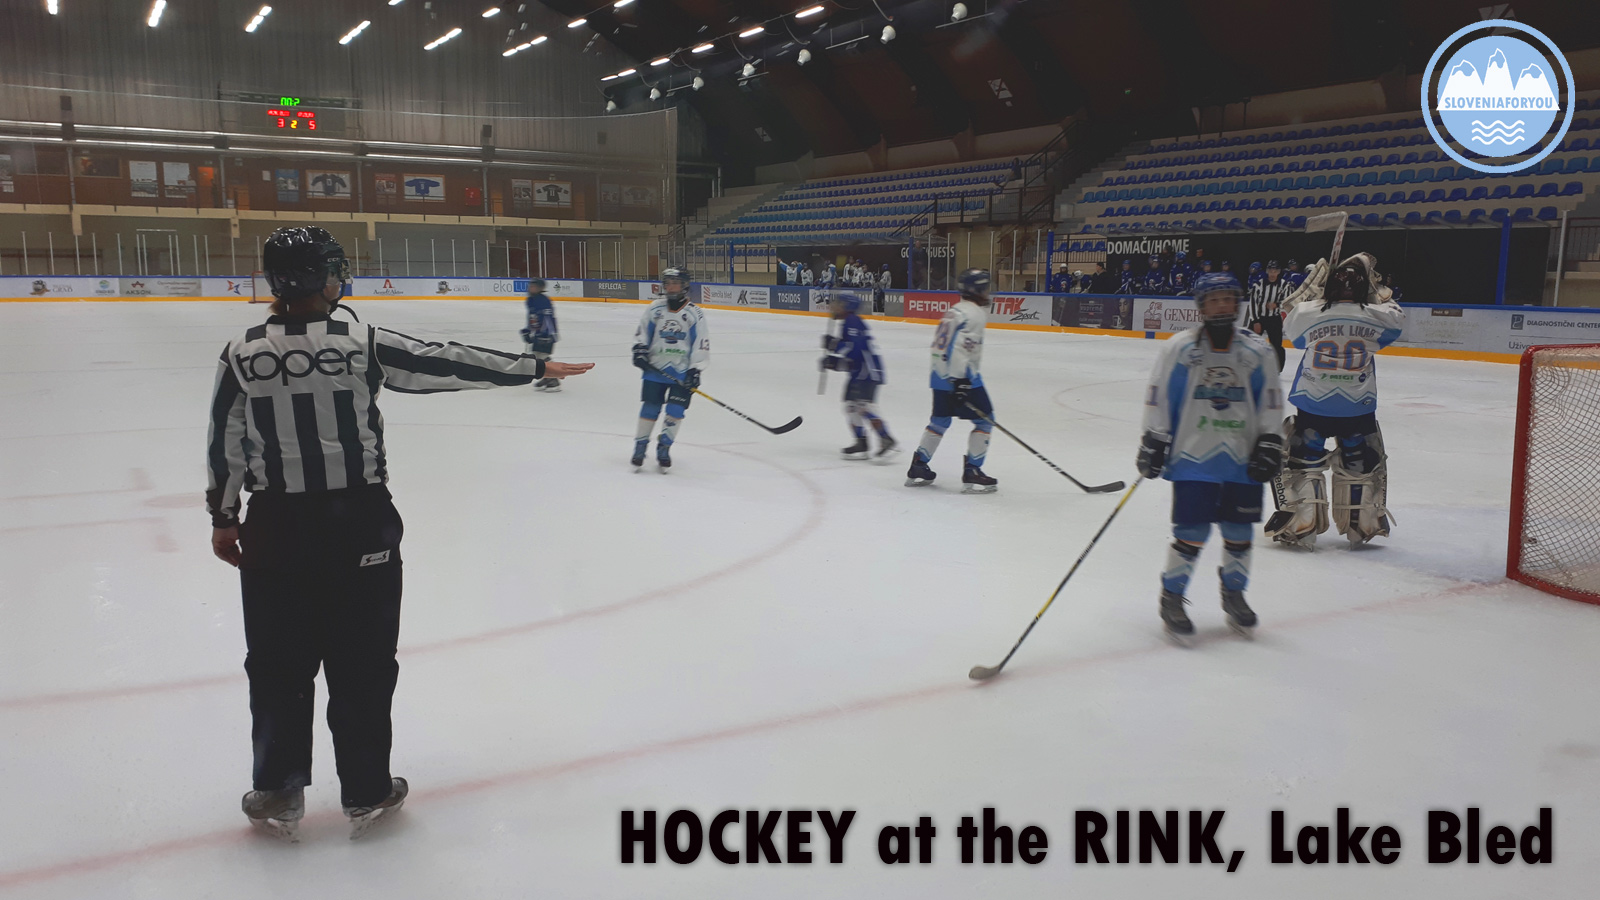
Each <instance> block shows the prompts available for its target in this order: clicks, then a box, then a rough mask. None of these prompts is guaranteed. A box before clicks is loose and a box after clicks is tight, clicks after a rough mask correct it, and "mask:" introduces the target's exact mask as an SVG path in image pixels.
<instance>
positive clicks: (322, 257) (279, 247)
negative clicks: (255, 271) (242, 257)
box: [261, 225, 350, 306]
mask: <svg viewBox="0 0 1600 900" xmlns="http://www.w3.org/2000/svg"><path fill="white" fill-rule="evenodd" d="M261 268H262V271H263V272H264V273H265V274H266V278H267V284H268V285H270V286H271V288H272V296H274V297H277V298H278V299H279V300H282V301H284V302H285V303H292V302H294V301H295V300H299V299H301V298H303V297H309V296H312V295H313V294H320V293H322V291H323V289H324V288H325V287H327V285H328V279H329V278H336V279H338V280H339V282H340V283H341V284H343V283H346V282H348V281H349V280H350V261H349V260H348V259H346V258H345V255H344V247H342V246H340V244H339V242H338V241H336V240H334V238H333V235H331V234H329V233H328V232H327V230H326V229H322V228H318V227H316V226H314V225H313V226H300V227H296V228H279V229H278V230H277V231H274V232H273V233H272V236H271V237H269V238H267V242H266V243H265V244H264V245H262V248H261ZM334 305H335V306H337V305H338V301H335V302H334Z"/></svg>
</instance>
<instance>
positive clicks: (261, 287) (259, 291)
mask: <svg viewBox="0 0 1600 900" xmlns="http://www.w3.org/2000/svg"><path fill="white" fill-rule="evenodd" d="M250 302H251V303H271V302H272V285H270V284H267V275H266V273H265V272H251V273H250Z"/></svg>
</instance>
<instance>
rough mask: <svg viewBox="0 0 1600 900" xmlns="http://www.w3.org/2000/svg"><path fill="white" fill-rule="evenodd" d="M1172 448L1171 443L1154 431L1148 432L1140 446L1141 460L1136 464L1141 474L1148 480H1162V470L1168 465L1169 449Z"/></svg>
mask: <svg viewBox="0 0 1600 900" xmlns="http://www.w3.org/2000/svg"><path fill="white" fill-rule="evenodd" d="M1171 446H1172V442H1171V441H1169V440H1167V439H1166V438H1164V437H1162V436H1161V435H1159V434H1156V433H1155V432H1154V431H1146V432H1145V433H1144V440H1143V441H1142V442H1140V444H1139V459H1138V462H1137V463H1136V465H1137V466H1138V469H1139V474H1140V475H1143V476H1144V477H1146V478H1160V477H1161V470H1162V469H1164V468H1166V465H1167V449H1168V448H1170V447H1171Z"/></svg>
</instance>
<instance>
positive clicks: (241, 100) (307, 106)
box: [220, 91, 361, 138]
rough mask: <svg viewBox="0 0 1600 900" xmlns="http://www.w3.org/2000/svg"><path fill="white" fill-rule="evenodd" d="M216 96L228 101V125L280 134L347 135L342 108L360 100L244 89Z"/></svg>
mask: <svg viewBox="0 0 1600 900" xmlns="http://www.w3.org/2000/svg"><path fill="white" fill-rule="evenodd" d="M220 99H222V100H224V101H225V102H228V105H229V114H228V116H227V117H228V118H229V119H231V120H232V122H231V123H230V124H231V126H232V127H235V128H237V129H238V130H240V131H248V132H253V133H256V134H275V135H282V136H294V135H306V136H315V137H331V138H342V137H348V136H349V135H347V134H346V123H345V111H346V110H348V109H353V108H359V107H360V105H361V104H360V101H356V100H348V99H345V98H343V97H294V96H288V95H283V94H260V93H248V92H244V91H239V92H225V93H224V94H223V96H222V97H221V98H220Z"/></svg>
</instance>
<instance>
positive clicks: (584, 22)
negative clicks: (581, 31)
mask: <svg viewBox="0 0 1600 900" xmlns="http://www.w3.org/2000/svg"><path fill="white" fill-rule="evenodd" d="M587 24H589V20H588V19H573V20H572V21H571V22H568V23H567V27H568V28H577V27H578V26H579V25H587Z"/></svg>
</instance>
